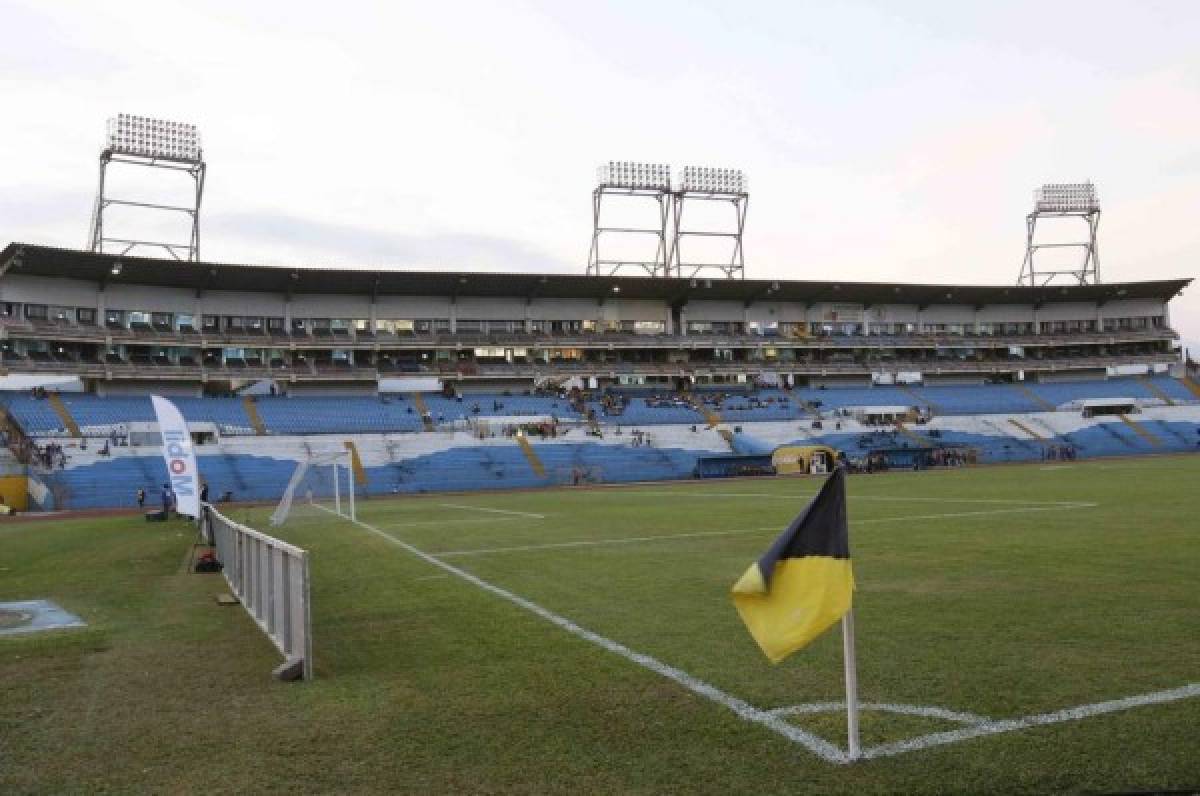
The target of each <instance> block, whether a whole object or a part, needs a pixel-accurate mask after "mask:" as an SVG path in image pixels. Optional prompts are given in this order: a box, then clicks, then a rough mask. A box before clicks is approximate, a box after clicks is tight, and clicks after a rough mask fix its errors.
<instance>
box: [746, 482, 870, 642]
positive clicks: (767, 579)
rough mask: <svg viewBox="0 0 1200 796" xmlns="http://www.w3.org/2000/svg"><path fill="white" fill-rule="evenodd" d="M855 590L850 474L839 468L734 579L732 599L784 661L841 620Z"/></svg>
mask: <svg viewBox="0 0 1200 796" xmlns="http://www.w3.org/2000/svg"><path fill="white" fill-rule="evenodd" d="M853 592H854V573H853V572H852V571H851V569H850V540H849V533H848V529H847V527H846V473H845V471H844V470H843V469H842V468H840V467H839V468H838V469H837V470H834V472H833V475H831V476H829V478H827V479H826V480H825V483H824V484H823V485H822V486H821V491H820V492H818V493H817V496H816V497H815V498H813V500H812V502H811V503H809V504H808V506H807V507H806V508H805V509H804V511H802V512H800V514H799V516H797V517H796V519H794V520H792V522H791V524H790V525H788V527H787V530H785V531H784V532H783V533H782V534H780V535H779V538H778V539H776V540H775V543H774V544H772V545H771V548H770V549H769V550H767V552H766V554H765V555H763V557H762V558H760V559H759V560H758V561H755V562H754V563H753V564H751V565H750V568H749V569H747V570H746V574H744V575H742V577H741V580H739V581H738V582H737V583H735V584H734V586H733V604H734V606H735V607H736V608H737V610H738V613H739V614H741V617H742V621H743V622H745V623H746V628H747V629H748V630H749V631H750V635H752V636H754V640H755V641H757V642H758V646H760V647H762V651H763V652H765V653H766V655H767V657H768V658H770V659H771V662H772V663H779V662H780V661H781V660H783V659H784V658H786V657H787V656H789V655H791V654H792V653H793V652H795V651H796V650H798V649H802V648H803V647H805V646H807V645H808V643H809V642H811V641H812V640H813V639H815V638H816V637H817V636H819V635H821V634H822V633H824V632H825V631H826V630H828V629H829V627H830V626H831V625H833V624H834V623H835V622H837V621H838V620H839V619H841V618H842V617H843V616H844V615H845V614H846V612H847V611H849V610H850V600H851V595H852V594H853Z"/></svg>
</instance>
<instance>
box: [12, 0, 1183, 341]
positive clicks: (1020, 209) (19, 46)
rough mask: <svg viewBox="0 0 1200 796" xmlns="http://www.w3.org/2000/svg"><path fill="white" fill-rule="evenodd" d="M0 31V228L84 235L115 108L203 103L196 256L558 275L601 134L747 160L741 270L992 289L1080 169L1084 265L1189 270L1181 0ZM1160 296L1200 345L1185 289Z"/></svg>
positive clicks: (485, 7)
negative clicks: (1029, 218)
mask: <svg viewBox="0 0 1200 796" xmlns="http://www.w3.org/2000/svg"><path fill="white" fill-rule="evenodd" d="M0 30H3V31H4V33H5V35H4V40H5V44H4V46H3V47H0V97H3V99H4V108H5V112H4V122H3V124H2V125H0V241H7V240H21V241H31V242H38V243H50V244H56V245H62V246H73V247H78V246H82V245H83V244H84V242H85V238H86V234H87V227H88V217H89V213H90V208H91V203H92V201H93V198H94V194H95V189H96V157H97V155H98V153H99V151H100V149H101V146H102V143H103V134H104V125H105V120H106V119H107V118H108V117H109V116H112V115H115V114H116V113H118V112H129V113H138V114H145V115H151V116H160V117H164V118H169V119H174V120H180V121H188V122H194V123H196V124H198V125H199V126H200V128H201V131H202V135H203V141H204V153H205V159H206V160H207V162H208V164H209V179H208V185H207V188H206V191H205V196H204V211H203V232H202V246H203V255H204V259H212V260H223V261H240V262H268V263H302V264H327V265H330V266H336V265H339V264H355V265H360V266H361V265H372V266H374V265H391V266H401V267H403V266H409V267H421V268H429V267H443V268H450V267H452V268H461V269H491V270H518V271H520V270H543V271H565V272H582V271H583V270H584V268H585V265H586V259H587V250H588V245H589V242H590V234H591V205H590V191H591V188H592V186H593V184H594V179H595V167H596V165H597V164H598V163H599V162H600V161H602V160H607V159H610V158H612V159H630V160H645V161H658V162H668V163H671V164H672V165H673V166H675V167H676V170H678V168H679V167H681V166H683V165H710V164H711V165H720V166H735V167H740V168H742V169H744V170H745V171H746V173H747V176H748V180H749V184H750V193H751V203H750V212H749V217H748V224H747V233H746V262H747V275H748V276H750V277H780V278H789V279H810V278H811V279H829V278H839V279H846V280H908V281H924V282H965V283H1005V284H1007V283H1012V282H1014V281H1015V280H1016V277H1017V273H1018V271H1019V265H1020V261H1021V256H1022V254H1023V251H1024V216H1025V213H1026V212H1027V211H1028V209H1029V207H1030V204H1031V193H1032V190H1033V188H1035V187H1036V186H1037V185H1039V184H1041V183H1042V182H1050V181H1078V180H1084V179H1091V180H1093V181H1094V182H1095V183H1096V184H1097V187H1098V190H1099V192H1100V198H1101V203H1102V206H1103V216H1102V220H1101V224H1100V269H1101V278H1102V279H1103V280H1105V281H1118V280H1136V279H1152V278H1170V277H1184V276H1194V275H1198V274H1200V268H1198V267H1197V266H1198V265H1200V263H1198V259H1200V258H1198V256H1197V255H1198V254H1200V223H1197V211H1200V46H1198V42H1200V34H1198V31H1200V3H1198V2H1192V1H1191V0H1179V1H1178V2H1147V1H1146V0H1139V2H1137V3H1130V2H1111V3H1110V2H1096V0H1092V1H1091V2H1062V1H1060V2H1055V3H1045V2H1030V3H1019V2H1012V3H993V4H989V5H988V7H984V5H983V4H979V3H964V2H937V3H934V2H924V3H922V2H914V0H908V2H903V3H895V2H878V3H870V2H862V3H854V2H839V3H836V4H834V3H828V2H820V3H801V2H781V3H734V2H728V0H725V2H697V1H696V0H691V1H690V2H680V3H655V2H647V0H641V1H640V2H637V1H635V2H611V3H586V4H585V3H582V2H546V3H517V2H487V3H471V2H457V3H429V2H420V3H408V2H389V3H383V2H380V3H355V2H341V3H335V4H331V3H328V2H321V3H306V2H295V1H293V2H286V3H284V2H281V3H274V4H268V3H258V2H255V3H245V2H237V3H223V2H204V3H196V2H189V3H179V2H172V1H171V0H155V1H154V2H146V3H126V2H104V3H98V2H87V3H83V2H80V3H72V2H55V3H48V2H23V1H17V2H13V0H0ZM149 188H150V186H149V185H147V184H137V183H136V180H131V181H130V183H129V185H128V189H129V190H131V191H133V190H137V191H142V190H149ZM123 223H133V220H131V219H125V220H123ZM1062 232H1063V234H1066V231H1062ZM1173 320H1174V323H1175V325H1176V326H1177V327H1178V328H1181V329H1182V330H1183V332H1184V336H1185V337H1186V338H1188V339H1190V340H1194V341H1200V287H1193V288H1191V289H1190V290H1188V291H1187V293H1185V295H1184V297H1183V298H1182V299H1180V300H1178V301H1177V302H1176V303H1175V305H1174V318H1173Z"/></svg>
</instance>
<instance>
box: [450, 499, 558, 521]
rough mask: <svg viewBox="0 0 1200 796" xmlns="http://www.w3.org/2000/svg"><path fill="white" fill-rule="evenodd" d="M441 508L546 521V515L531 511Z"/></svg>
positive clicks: (459, 506) (456, 505)
mask: <svg viewBox="0 0 1200 796" xmlns="http://www.w3.org/2000/svg"><path fill="white" fill-rule="evenodd" d="M438 505H439V506H442V507H444V508H448V509H462V510H464V511H486V512H487V513H489V514H509V515H511V516H513V517H532V518H533V519H535V520H544V519H546V515H545V514H534V513H533V512H531V511H509V510H508V509H489V508H485V507H483V506H468V505H466V504H465V503H439V504H438Z"/></svg>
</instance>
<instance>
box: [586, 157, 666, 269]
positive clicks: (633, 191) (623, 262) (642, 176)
mask: <svg viewBox="0 0 1200 796" xmlns="http://www.w3.org/2000/svg"><path fill="white" fill-rule="evenodd" d="M670 194H671V167H670V166H668V165H667V164H665V163H635V162H632V161H626V160H610V161H608V162H607V163H603V164H601V165H600V167H599V168H598V169H597V170H596V189H595V190H594V191H592V247H591V249H590V250H589V251H588V267H587V272H588V275H589V276H612V275H613V274H616V273H617V272H619V271H621V270H624V269H635V270H640V271H642V272H643V273H645V274H649V275H650V276H667V275H668V262H667V225H668V221H669V214H670V212H671V205H670V201H669V197H670ZM605 197H610V203H611V202H612V201H619V202H621V203H622V204H623V205H625V206H631V205H634V204H635V202H634V201H633V200H635V199H636V200H639V201H638V202H637V204H641V205H643V210H644V209H645V208H644V205H645V204H646V203H645V201H642V200H646V199H650V200H653V201H654V202H655V203H656V204H657V205H658V216H657V218H658V223H657V224H656V225H655V226H653V227H648V226H645V227H610V226H605V225H604V224H603V222H602V218H601V215H600V211H601V209H602V206H603V204H604V198H605ZM613 236H617V237H619V238H621V239H623V240H624V241H625V242H627V243H628V242H630V241H633V240H635V239H638V238H641V239H645V238H647V237H649V236H653V237H654V238H657V241H656V247H655V251H654V259H652V260H649V259H645V257H642V259H636V258H622V257H612V256H606V255H608V251H609V250H610V249H611V247H609V246H603V245H602V239H610V238H612V237H613ZM646 253H649V247H648V246H647V251H646Z"/></svg>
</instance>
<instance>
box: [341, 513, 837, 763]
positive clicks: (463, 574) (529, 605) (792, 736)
mask: <svg viewBox="0 0 1200 796" xmlns="http://www.w3.org/2000/svg"><path fill="white" fill-rule="evenodd" d="M319 508H321V509H322V510H323V511H328V512H329V513H330V514H334V512H333V511H331V510H330V509H327V508H325V507H324V506H320V507H319ZM342 519H346V518H345V517H343V518H342ZM348 521H349V522H353V523H354V524H355V525H357V526H358V527H360V528H362V529H363V530H366V531H369V532H370V533H373V534H375V535H376V536H378V537H380V538H381V539H384V540H385V541H387V542H390V543H391V544H394V545H396V546H397V547H399V548H400V549H402V550H404V551H406V552H408V553H409V554H411V555H413V556H416V557H417V558H419V559H421V560H422V561H425V562H427V563H429V564H432V565H433V566H435V567H439V568H441V569H442V570H444V571H446V572H448V573H450V574H451V575H454V576H456V577H459V578H462V579H463V580H465V581H466V582H468V583H470V584H472V585H473V586H476V587H478V588H480V589H483V590H484V591H486V592H489V593H490V594H493V595H495V596H496V597H499V598H501V599H503V600H507V601H508V602H510V603H512V604H514V605H516V606H518V607H520V608H524V609H525V610H526V611H529V612H530V613H532V614H534V615H535V616H538V617H541V618H542V619H545V620H546V621H547V622H549V623H551V624H553V625H556V626H558V627H559V628H561V629H563V630H565V631H567V632H568V633H570V634H571V635H573V636H577V637H579V638H581V639H583V640H585V641H589V642H591V643H592V644H595V645H596V646H598V647H601V648H603V649H606V650H608V651H609V652H612V653H615V654H617V655H620V656H621V657H622V658H625V659H626V660H628V661H631V662H633V663H636V664H637V665H638V666H641V667H642V668H645V669H649V670H650V671H652V672H654V673H655V674H658V675H661V676H663V677H666V678H667V679H669V680H672V681H674V682H676V683H678V684H679V685H681V686H683V687H684V688H686V689H687V690H689V691H691V692H692V693H694V694H697V695H699V696H702V697H704V698H705V699H708V700H710V701H712V702H715V703H717V704H718V705H721V706H722V707H725V708H728V709H729V710H731V711H732V712H733V713H734V714H735V715H736V716H737V717H738V718H740V719H742V720H743V721H748V722H752V723H754V724H758V725H761V726H763V727H766V728H767V729H769V730H772V731H773V732H775V733H777V734H779V735H781V736H783V737H784V738H786V739H788V740H789V741H791V742H793V743H797V744H800V745H801V746H803V747H804V748H805V749H808V750H809V751H810V752H812V753H813V754H815V755H817V756H818V757H820V758H821V759H822V760H825V761H826V762H829V763H848V762H850V761H849V758H848V757H847V755H846V753H845V752H843V751H842V750H841V749H839V748H838V747H836V746H834V745H833V744H831V743H829V742H828V741H826V740H825V739H823V738H819V737H817V736H816V735H813V734H812V733H809V732H806V731H804V730H802V729H800V728H799V727H797V726H795V725H794V724H791V723H790V722H787V721H784V720H783V719H781V718H779V717H778V716H773V715H771V714H770V713H769V712H767V711H765V710H759V709H758V708H756V707H754V706H753V705H751V704H750V703H748V702H744V701H743V700H741V699H738V698H737V697H735V696H733V695H731V694H727V693H725V692H724V691H721V690H720V689H718V688H717V687H716V686H713V685H710V684H708V683H706V682H704V681H703V680H700V679H698V678H696V677H693V676H692V675H690V674H688V673H687V672H685V671H683V670H682V669H676V668H675V667H673V666H668V665H667V664H665V663H663V662H662V661H660V660H658V659H657V658H653V657H651V656H649V655H645V654H643V653H640V652H635V651H633V650H631V649H630V648H629V647H626V646H625V645H624V644H621V643H620V642H617V641H613V640H612V639H610V638H606V637H605V636H601V635H600V634H599V633H594V632H592V631H591V630H588V629H587V628H584V627H581V626H580V625H577V624H575V623H574V622H572V621H571V620H570V619H567V618H566V617H564V616H560V615H559V614H556V613H554V612H553V611H550V610H548V609H546V608H543V607H542V606H540V605H538V604H537V603H535V602H533V601H532V600H527V599H525V598H524V597H521V596H519V595H517V594H514V593H513V592H510V591H508V590H507V589H503V588H501V587H499V586H497V585H495V584H493V583H489V582H488V581H486V580H484V579H483V578H480V577H478V576H476V575H472V574H471V573H470V572H467V571H466V570H463V569H459V568H458V567H456V566H454V565H453V564H447V563H446V562H445V561H439V560H438V559H437V558H435V557H434V556H432V555H430V554H428V553H426V552H424V551H422V550H419V549H418V548H416V547H413V546H412V545H410V544H408V543H407V542H403V541H401V540H400V539H397V538H396V537H395V536H392V535H391V534H389V533H386V532H384V531H381V530H380V529H378V528H376V527H374V526H372V525H368V524H367V523H365V522H363V521H362V520H348Z"/></svg>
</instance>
